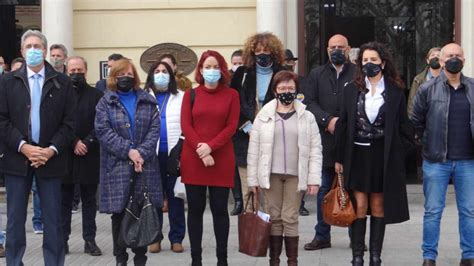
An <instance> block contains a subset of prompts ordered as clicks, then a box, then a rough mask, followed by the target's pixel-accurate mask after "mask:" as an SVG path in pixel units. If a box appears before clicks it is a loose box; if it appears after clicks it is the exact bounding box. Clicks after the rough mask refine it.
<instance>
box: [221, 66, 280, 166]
mask: <svg viewBox="0 0 474 266" xmlns="http://www.w3.org/2000/svg"><path fill="white" fill-rule="evenodd" d="M272 68H273V76H272V81H273V77H274V76H275V73H277V72H279V71H282V70H285V68H284V67H282V66H280V65H273V67H272ZM272 81H270V85H269V86H268V90H267V94H266V95H265V101H264V102H263V104H264V105H265V104H266V103H268V102H269V101H271V100H273V99H274V98H275V95H274V94H273V92H272V89H271V83H272ZM230 87H231V88H233V89H236V90H237V91H238V92H239V96H240V118H239V125H238V128H237V132H236V133H235V135H234V138H233V141H234V151H235V156H236V162H237V165H238V166H246V165H247V150H248V147H249V135H248V134H247V133H244V132H243V131H242V130H241V129H240V128H241V127H242V125H244V124H245V123H246V122H247V121H250V122H253V120H254V119H255V116H256V114H257V100H256V99H257V72H256V69H255V68H248V67H246V66H241V67H239V68H237V70H236V71H235V73H234V76H233V77H232V81H231V83H230Z"/></svg>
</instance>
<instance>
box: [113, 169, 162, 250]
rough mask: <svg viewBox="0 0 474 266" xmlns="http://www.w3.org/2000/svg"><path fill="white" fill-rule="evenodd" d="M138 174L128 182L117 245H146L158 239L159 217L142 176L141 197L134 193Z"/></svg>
mask: <svg viewBox="0 0 474 266" xmlns="http://www.w3.org/2000/svg"><path fill="white" fill-rule="evenodd" d="M137 178H138V174H136V173H135V175H134V177H133V178H132V181H131V184H130V192H129V195H130V199H129V201H128V203H127V206H126V207H125V213H124V216H123V219H122V223H121V224H120V233H119V241H118V243H119V245H121V246H122V247H127V248H139V247H146V246H148V245H150V244H152V243H154V242H156V240H157V239H158V235H159V233H160V232H161V225H160V219H159V217H158V212H157V210H156V206H154V205H153V204H152V203H151V201H150V197H149V195H148V189H147V186H146V185H145V182H146V180H145V177H143V179H144V180H143V181H142V184H143V199H142V200H141V201H140V200H139V198H138V197H136V196H135V195H134V194H135V193H134V192H135V183H136V180H137Z"/></svg>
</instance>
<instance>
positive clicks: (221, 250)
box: [186, 185, 229, 261]
mask: <svg viewBox="0 0 474 266" xmlns="http://www.w3.org/2000/svg"><path fill="white" fill-rule="evenodd" d="M208 188H209V205H210V206H211V212H212V220H213V224H214V235H215V237H216V255H217V259H218V260H226V259H227V242H228V239H229V211H228V210H227V204H228V198H229V188H226V187H212V186H198V185H186V197H187V200H188V234H189V242H190V244H191V257H192V259H193V261H200V260H201V254H202V245H201V244H202V231H203V215H204V210H205V209H206V192H207V189H208Z"/></svg>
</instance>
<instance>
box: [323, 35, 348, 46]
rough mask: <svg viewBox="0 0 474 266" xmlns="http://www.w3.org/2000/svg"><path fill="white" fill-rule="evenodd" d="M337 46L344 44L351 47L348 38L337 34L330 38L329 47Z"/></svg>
mask: <svg viewBox="0 0 474 266" xmlns="http://www.w3.org/2000/svg"><path fill="white" fill-rule="evenodd" d="M335 44H344V46H349V41H348V40H347V38H346V36H344V35H342V34H336V35H333V36H332V37H331V38H329V41H328V47H331V46H334V45H335Z"/></svg>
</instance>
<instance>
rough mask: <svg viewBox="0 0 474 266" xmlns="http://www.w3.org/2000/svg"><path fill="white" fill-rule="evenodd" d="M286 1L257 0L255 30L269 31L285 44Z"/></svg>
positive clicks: (291, 0)
mask: <svg viewBox="0 0 474 266" xmlns="http://www.w3.org/2000/svg"><path fill="white" fill-rule="evenodd" d="M293 1H294V0H290V1H289V2H293ZM286 2H287V1H285V0H257V32H264V31H270V32H272V33H273V34H275V35H276V36H278V38H280V40H281V41H282V42H283V45H285V46H286V43H287V42H286V40H287V39H286V30H287V23H286V21H287V19H286V16H287V11H286V5H287V3H286Z"/></svg>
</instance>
